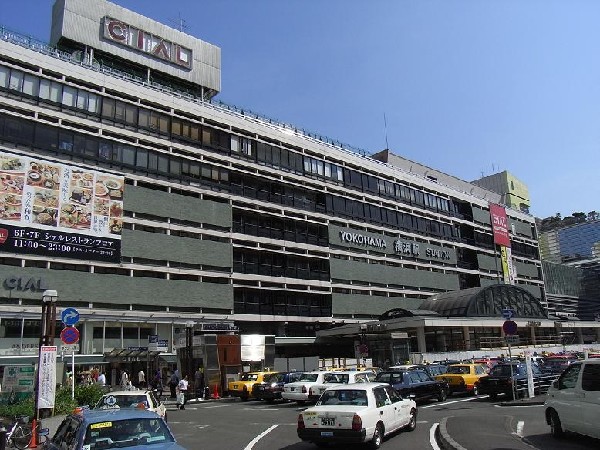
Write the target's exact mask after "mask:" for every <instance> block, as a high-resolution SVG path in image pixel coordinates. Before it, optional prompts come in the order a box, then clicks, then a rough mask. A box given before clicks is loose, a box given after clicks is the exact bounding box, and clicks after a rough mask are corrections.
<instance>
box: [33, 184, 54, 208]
mask: <svg viewBox="0 0 600 450" xmlns="http://www.w3.org/2000/svg"><path fill="white" fill-rule="evenodd" d="M33 206H44V207H49V208H58V195H57V193H56V191H51V190H49V189H40V188H36V189H35V194H34V200H33Z"/></svg>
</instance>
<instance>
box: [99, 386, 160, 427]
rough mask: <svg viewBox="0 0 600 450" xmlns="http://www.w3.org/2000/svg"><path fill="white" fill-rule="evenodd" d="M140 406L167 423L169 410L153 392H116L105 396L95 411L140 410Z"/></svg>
mask: <svg viewBox="0 0 600 450" xmlns="http://www.w3.org/2000/svg"><path fill="white" fill-rule="evenodd" d="M140 404H143V405H144V408H145V409H147V410H148V411H154V412H155V413H156V414H158V415H159V416H160V417H162V418H163V419H164V420H165V422H166V421H167V408H166V407H165V405H164V403H162V402H161V401H160V400H158V399H157V398H156V396H155V395H154V392H152V391H142V390H139V391H114V392H109V393H107V394H104V395H103V396H102V397H101V398H100V400H98V403H96V406H95V407H94V409H112V408H117V407H118V408H139V406H140Z"/></svg>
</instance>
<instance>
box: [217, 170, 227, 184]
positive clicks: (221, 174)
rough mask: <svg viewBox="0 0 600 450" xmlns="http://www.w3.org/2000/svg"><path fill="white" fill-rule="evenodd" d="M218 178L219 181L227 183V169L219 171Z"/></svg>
mask: <svg viewBox="0 0 600 450" xmlns="http://www.w3.org/2000/svg"><path fill="white" fill-rule="evenodd" d="M219 177H220V179H221V181H225V182H229V171H228V170H227V169H220V170H219Z"/></svg>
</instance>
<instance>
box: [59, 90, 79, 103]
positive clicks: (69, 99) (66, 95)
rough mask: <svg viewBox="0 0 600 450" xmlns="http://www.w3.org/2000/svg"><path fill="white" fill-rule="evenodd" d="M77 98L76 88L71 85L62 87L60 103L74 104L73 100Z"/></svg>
mask: <svg viewBox="0 0 600 450" xmlns="http://www.w3.org/2000/svg"><path fill="white" fill-rule="evenodd" d="M76 99H77V89H75V88H74V87H72V86H64V87H63V95H62V104H63V105H66V106H71V107H74V106H75V100H76Z"/></svg>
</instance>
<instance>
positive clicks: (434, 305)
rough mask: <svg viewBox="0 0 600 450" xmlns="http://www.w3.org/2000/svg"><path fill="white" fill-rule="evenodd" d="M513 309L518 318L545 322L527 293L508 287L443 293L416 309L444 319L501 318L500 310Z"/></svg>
mask: <svg viewBox="0 0 600 450" xmlns="http://www.w3.org/2000/svg"><path fill="white" fill-rule="evenodd" d="M507 308H508V309H512V310H514V311H515V314H514V316H515V317H517V318H532V319H547V318H548V314H547V313H546V310H545V309H544V307H543V306H542V304H541V303H540V301H539V300H538V299H537V298H535V297H534V296H533V295H532V294H531V293H530V292H528V291H526V290H525V289H523V288H520V287H517V286H513V285H510V284H494V285H492V286H486V287H477V288H470V289H463V290H460V291H450V292H443V293H441V294H437V295H434V296H432V297H430V298H428V299H427V300H425V301H424V302H423V303H422V304H421V306H420V307H419V309H428V310H430V311H435V312H437V313H439V314H440V315H441V316H446V317H494V318H501V317H502V310H503V309H507Z"/></svg>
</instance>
